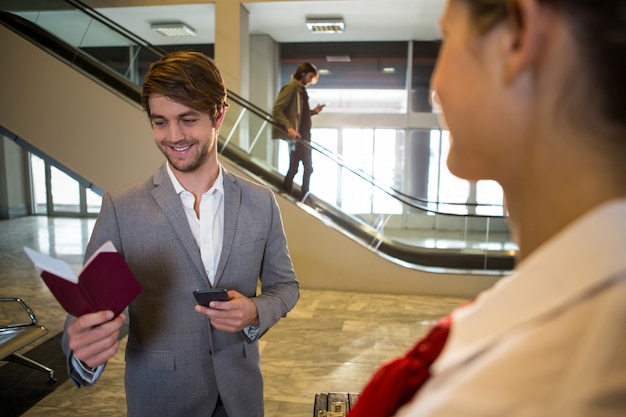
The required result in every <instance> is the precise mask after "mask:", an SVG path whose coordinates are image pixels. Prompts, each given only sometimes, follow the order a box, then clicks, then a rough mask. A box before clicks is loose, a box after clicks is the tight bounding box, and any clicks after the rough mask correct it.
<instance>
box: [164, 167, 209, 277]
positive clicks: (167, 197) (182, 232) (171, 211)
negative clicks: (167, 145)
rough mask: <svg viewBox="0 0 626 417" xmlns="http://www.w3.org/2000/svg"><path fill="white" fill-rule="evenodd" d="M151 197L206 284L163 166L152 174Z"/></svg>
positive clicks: (184, 217) (179, 204) (199, 259)
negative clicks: (152, 187) (152, 188)
mask: <svg viewBox="0 0 626 417" xmlns="http://www.w3.org/2000/svg"><path fill="white" fill-rule="evenodd" d="M152 196H153V197H154V200H155V201H156V202H157V204H158V205H159V207H161V210H163V212H164V213H165V217H167V220H168V221H169V223H170V225H171V226H172V230H174V233H176V235H177V236H178V238H179V239H180V241H181V243H182V245H183V248H184V249H185V251H186V252H187V254H188V255H189V257H190V259H191V260H192V261H193V264H194V265H195V267H196V268H197V269H198V272H199V273H200V274H201V275H202V276H203V277H204V278H205V280H206V281H207V282H208V277H207V276H206V272H205V270H204V267H203V266H202V258H201V257H200V250H199V249H198V245H197V244H196V241H195V240H194V238H193V235H192V234H191V230H189V224H188V223H187V216H186V215H185V212H184V209H183V206H182V203H181V202H180V198H179V197H178V195H177V194H176V190H174V186H173V185H172V181H171V180H170V178H169V176H168V174H167V170H166V168H165V164H164V165H163V166H162V167H161V168H160V169H159V170H158V171H157V172H156V173H155V174H154V190H152Z"/></svg>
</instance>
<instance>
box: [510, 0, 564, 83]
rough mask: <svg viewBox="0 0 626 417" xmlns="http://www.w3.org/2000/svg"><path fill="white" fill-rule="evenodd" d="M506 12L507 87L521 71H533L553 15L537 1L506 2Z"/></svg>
mask: <svg viewBox="0 0 626 417" xmlns="http://www.w3.org/2000/svg"><path fill="white" fill-rule="evenodd" d="M509 10H510V17H509V22H508V28H509V31H510V37H508V39H507V41H506V44H505V45H504V49H505V51H504V52H505V53H506V56H507V57H506V64H505V65H506V66H505V82H506V83H507V84H509V83H511V82H513V80H514V79H515V78H517V77H518V76H519V75H521V74H522V73H524V72H525V71H528V70H531V71H532V70H533V68H534V67H535V65H536V64H537V62H538V61H539V59H540V58H541V56H542V54H543V53H544V52H545V49H546V46H547V42H548V37H549V33H550V26H551V24H552V17H553V16H554V14H553V13H552V11H551V10H550V9H549V7H547V6H543V5H540V4H539V3H538V1H537V0H509Z"/></svg>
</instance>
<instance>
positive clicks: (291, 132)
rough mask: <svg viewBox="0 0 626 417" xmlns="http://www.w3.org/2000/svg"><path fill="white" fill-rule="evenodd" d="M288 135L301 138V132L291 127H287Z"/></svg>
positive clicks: (291, 137)
mask: <svg viewBox="0 0 626 417" xmlns="http://www.w3.org/2000/svg"><path fill="white" fill-rule="evenodd" d="M287 136H289V139H300V138H301V136H300V133H298V131H297V130H296V129H292V128H289V129H287Z"/></svg>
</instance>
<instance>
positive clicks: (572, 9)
mask: <svg viewBox="0 0 626 417" xmlns="http://www.w3.org/2000/svg"><path fill="white" fill-rule="evenodd" d="M441 29H442V33H443V39H444V41H443V44H442V48H441V51H440V55H439V59H438V62H437V66H436V69H435V73H434V75H433V79H432V81H431V83H432V89H433V92H434V93H433V94H434V97H435V101H436V102H437V103H438V104H439V105H440V106H441V109H442V111H443V115H444V116H445V119H446V123H447V126H448V128H449V130H450V132H451V137H452V139H451V148H450V154H449V157H448V167H449V168H450V170H451V171H452V173H454V174H455V175H457V176H459V177H461V178H465V179H467V180H470V181H477V180H484V179H489V180H495V181H497V182H498V183H499V184H500V185H501V186H502V188H503V190H504V194H505V198H506V204H507V208H508V211H509V216H510V226H511V229H512V231H513V234H514V236H515V239H516V242H517V244H518V246H519V249H520V252H519V260H518V265H517V267H516V269H515V271H514V272H513V274H512V275H511V276H508V277H506V278H503V279H502V280H500V281H499V282H498V283H497V284H496V285H495V286H494V287H493V288H491V289H489V290H488V291H485V292H484V293H482V294H481V295H479V296H478V297H477V298H476V300H474V302H472V303H471V304H469V305H466V306H463V307H461V308H459V309H457V310H455V311H454V312H453V313H452V314H451V316H450V317H449V318H447V319H446V320H445V321H444V322H443V326H441V328H440V329H437V330H436V331H435V333H437V332H438V333H437V334H436V335H435V336H436V341H435V342H424V341H421V342H420V343H418V345H416V348H414V349H413V350H412V351H411V352H409V354H407V356H406V357H404V358H400V359H398V360H395V361H392V362H390V363H388V364H386V365H385V366H383V367H382V368H381V369H380V370H379V371H378V372H377V373H376V374H375V375H374V377H373V378H372V380H371V381H370V382H369V383H368V384H367V385H366V386H365V388H364V389H363V391H362V393H361V397H360V398H359V400H358V401H357V404H356V407H355V408H354V409H353V411H352V412H351V413H350V414H349V415H350V417H358V416H368V417H379V416H391V415H396V416H399V417H406V416H411V417H414V416H464V417H467V416H481V417H485V416H507V417H511V416H533V417H537V416H568V417H573V416H594V417H596V416H618V415H619V416H623V415H626V354H624V347H625V346H626V2H625V1H624V0H603V1H597V0H510V1H506V0H448V2H447V6H446V10H445V13H444V15H443V18H442V20H441ZM441 329H443V330H441ZM432 344H434V345H438V346H437V347H438V348H439V349H438V350H441V353H440V354H439V356H432V357H429V355H431V354H429V353H427V351H426V350H427V347H428V346H429V345H432ZM430 362H432V365H431V364H430ZM381 403H387V405H385V406H381V405H380V404H381Z"/></svg>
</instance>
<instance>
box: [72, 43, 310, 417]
mask: <svg viewBox="0 0 626 417" xmlns="http://www.w3.org/2000/svg"><path fill="white" fill-rule="evenodd" d="M226 99H227V90H226V86H225V84H224V81H223V79H222V76H221V75H220V72H219V70H218V68H217V67H216V65H215V63H214V62H213V60H211V59H210V58H208V57H207V56H205V55H203V54H201V53H198V52H175V53H172V54H170V55H166V56H165V57H163V58H162V59H160V60H158V61H156V62H154V63H152V64H151V65H150V68H149V70H148V73H147V75H146V78H145V80H144V83H143V87H142V103H143V106H144V110H145V111H146V113H147V115H148V119H149V121H150V124H151V126H152V132H153V136H154V141H155V144H156V146H157V147H158V148H159V150H160V151H161V152H162V153H163V155H164V156H165V159H166V161H164V163H163V164H162V166H161V167H159V168H158V169H157V170H156V171H155V173H154V174H153V175H152V176H150V177H148V178H146V179H145V180H142V181H140V182H139V183H137V184H134V185H131V186H129V187H127V188H125V189H123V190H119V191H115V192H107V193H106V194H105V195H104V196H103V199H102V209H101V211H100V214H99V216H98V219H97V221H96V224H95V226H94V229H93V233H92V235H91V238H90V240H89V244H88V246H87V251H86V255H85V259H89V257H90V256H91V255H92V253H93V252H94V251H95V250H96V249H97V248H98V247H100V246H101V245H102V244H103V243H104V242H106V241H109V240H110V241H112V242H113V244H114V246H115V247H116V248H117V249H118V250H119V252H120V253H121V254H122V255H123V256H124V258H125V259H126V262H127V263H128V265H129V267H130V268H131V270H132V271H133V272H134V274H135V276H136V277H137V280H138V281H139V282H140V284H141V286H142V287H143V291H142V293H141V294H140V295H139V296H138V297H137V298H136V299H135V300H134V301H133V302H132V303H131V304H130V306H129V309H128V315H129V333H128V343H127V346H126V356H125V359H126V362H125V365H126V368H125V388H126V403H127V409H128V413H127V415H128V417H145V416H207V417H252V416H256V417H263V416H264V406H263V376H262V374H261V365H260V348H259V338H260V337H261V336H262V335H263V334H265V332H267V331H268V329H270V327H272V326H273V325H274V324H276V323H277V322H278V321H279V320H280V319H281V318H282V317H285V316H286V314H287V313H288V312H289V311H290V310H291V309H292V308H293V307H294V305H295V304H296V302H297V300H298V298H299V283H298V281H297V280H296V276H295V272H294V269H293V265H292V262H291V258H290V256H289V251H288V249H287V241H286V237H285V233H284V230H283V224H282V220H281V216H280V212H279V208H278V205H277V203H276V199H275V196H274V193H273V192H272V191H271V190H270V189H269V188H267V187H265V186H261V185H259V184H255V183H252V182H250V181H247V180H245V179H243V178H241V177H239V176H236V175H234V174H233V173H231V172H228V171H227V170H226V169H224V167H223V166H222V165H221V164H220V163H219V160H218V154H217V137H218V131H219V128H220V126H221V125H222V122H223V120H224V116H225V113H226V109H227V107H228V105H227V103H226ZM259 285H260V286H259ZM215 287H222V288H226V289H227V290H228V296H229V300H228V301H212V302H210V303H209V305H208V306H205V305H202V306H201V305H199V304H197V303H196V300H195V299H194V295H193V293H194V290H195V289H197V288H199V289H208V288H215ZM257 289H258V290H257ZM124 321H125V316H124V314H120V315H118V316H117V317H114V316H113V312H112V311H99V312H96V313H93V314H85V315H82V316H80V317H71V316H70V317H68V318H67V320H66V325H65V331H64V335H63V350H64V352H65V354H66V355H67V365H68V372H69V375H70V377H71V379H72V380H73V381H74V382H75V384H76V385H78V386H89V385H92V384H94V383H96V382H97V381H98V379H99V378H100V376H101V374H102V372H103V370H104V367H105V364H106V363H107V361H108V360H109V359H111V358H112V357H113V356H114V355H115V353H116V352H117V350H118V348H119V346H120V341H119V340H118V338H119V334H120V329H121V327H122V325H123V324H124Z"/></svg>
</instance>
